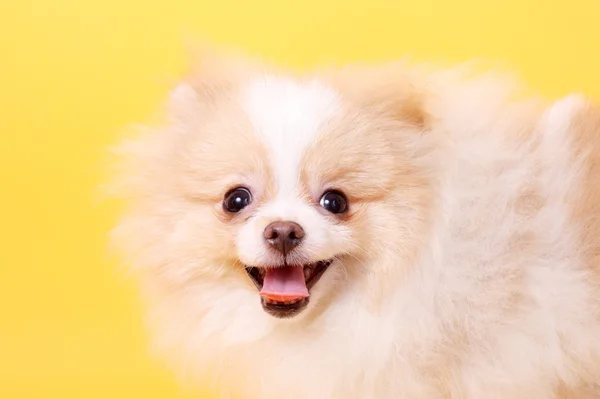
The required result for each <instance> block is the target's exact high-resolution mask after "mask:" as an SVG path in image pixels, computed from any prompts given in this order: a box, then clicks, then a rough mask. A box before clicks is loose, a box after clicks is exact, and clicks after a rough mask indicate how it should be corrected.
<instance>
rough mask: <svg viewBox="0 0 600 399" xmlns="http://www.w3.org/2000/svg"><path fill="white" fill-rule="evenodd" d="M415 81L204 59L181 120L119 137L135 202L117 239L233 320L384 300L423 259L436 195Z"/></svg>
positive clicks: (182, 97) (138, 259)
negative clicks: (358, 298)
mask: <svg viewBox="0 0 600 399" xmlns="http://www.w3.org/2000/svg"><path fill="white" fill-rule="evenodd" d="M411 83H412V81H411V79H410V78H409V77H408V76H407V74H406V72H403V69H402V68H401V67H400V66H397V65H390V66H387V67H384V68H376V69H375V68H373V69H371V68H350V69H345V70H341V71H333V72H332V71H326V72H322V73H321V72H320V73H315V74H312V75H300V74H297V75H292V74H289V73H285V72H281V71H278V70H276V69H275V68H266V67H257V66H256V64H249V63H246V62H244V61H239V60H238V59H235V60H234V59H232V58H231V57H214V56H213V57H208V58H205V59H203V60H201V63H200V67H199V68H198V70H197V71H196V72H194V74H192V77H191V78H189V79H187V80H185V81H184V82H183V83H181V84H180V85H179V86H178V87H177V88H175V89H174V90H173V92H172V93H171V98H170V100H169V104H168V107H167V111H168V117H169V118H168V120H169V123H168V124H167V125H166V126H164V127H162V128H157V129H151V130H149V131H148V132H147V133H146V134H143V135H142V136H141V137H140V138H138V139H136V140H134V141H132V142H129V143H127V144H125V145H124V146H123V147H122V149H123V150H124V151H123V154H124V155H125V156H124V159H125V160H126V162H127V163H126V166H127V168H126V172H127V173H126V176H127V180H126V181H125V182H126V183H127V185H128V186H129V187H130V188H131V189H132V191H131V193H132V200H133V201H132V207H131V209H130V212H129V213H128V215H127V216H126V217H125V218H124V220H123V221H122V223H121V224H120V226H119V228H118V229H117V232H119V233H120V234H118V235H117V241H118V244H120V245H123V244H124V245H123V246H124V248H126V249H127V250H128V252H127V254H128V256H129V257H130V260H131V263H133V265H134V266H136V267H137V269H138V270H140V271H141V272H142V275H143V276H144V281H145V282H146V283H147V284H146V285H147V287H149V289H152V290H153V293H154V294H155V297H156V298H161V299H160V300H162V301H168V300H171V299H172V298H182V297H187V298H188V300H189V302H187V307H188V308H187V309H186V312H188V313H190V314H194V313H197V314H203V315H206V314H208V313H210V314H219V312H222V314H227V315H228V316H230V322H231V320H233V319H234V318H235V317H237V316H240V315H243V316H244V317H245V315H247V314H248V312H252V313H253V312H255V311H260V312H261V313H262V310H261V308H262V309H264V310H265V311H266V312H267V313H268V314H270V315H272V316H275V317H277V318H290V317H293V316H296V315H298V314H300V313H310V311H311V308H312V309H318V308H320V309H323V308H326V307H328V306H331V305H332V302H334V301H335V300H336V298H340V297H344V296H345V295H344V293H350V292H362V293H363V294H364V293H367V294H370V295H373V296H377V295H379V294H380V292H379V290H380V289H381V284H384V283H385V282H386V280H387V279H390V278H393V276H394V274H395V273H397V272H401V271H402V269H403V268H405V267H406V265H407V264H410V262H411V261H412V260H413V259H412V258H411V257H413V256H414V254H415V248H417V246H418V245H417V243H418V241H419V240H420V237H421V236H422V234H423V229H424V226H425V223H424V222H423V219H424V217H425V215H426V211H427V209H428V201H429V200H430V195H429V194H430V193H429V186H428V180H427V176H426V175H427V174H426V173H425V172H424V170H423V169H422V167H421V165H420V163H419V162H420V157H421V156H422V154H421V151H422V148H423V143H424V141H426V140H427V135H426V134H425V131H426V130H427V124H428V120H427V115H426V113H425V111H424V110H423V107H422V101H423V98H422V94H421V93H419V92H418V91H417V90H416V89H415V87H414V86H413V85H412V84H411ZM373 277H376V278H375V280H377V281H379V282H380V283H381V284H380V285H378V284H375V285H373V284H371V285H370V286H369V285H368V284H367V282H368V281H371V282H373V281H374V278H373ZM361 287H362V288H361ZM368 287H371V288H368ZM363 288H365V289H366V291H365V290H363ZM156 294H158V295H156ZM192 297H193V299H189V298H192ZM317 303H320V304H321V306H315V304H317ZM194 307H197V308H198V309H197V311H196V309H194ZM253 314H254V313H253ZM240 317H242V316H240ZM248 323H249V322H248Z"/></svg>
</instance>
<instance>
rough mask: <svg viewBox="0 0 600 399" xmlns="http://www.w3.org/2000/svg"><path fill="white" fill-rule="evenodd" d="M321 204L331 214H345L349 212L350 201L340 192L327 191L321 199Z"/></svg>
mask: <svg viewBox="0 0 600 399" xmlns="http://www.w3.org/2000/svg"><path fill="white" fill-rule="evenodd" d="M320 204H321V206H322V207H323V208H325V209H326V210H327V211H329V212H331V213H335V214H337V213H344V212H346V211H347V210H348V200H347V199H346V196H345V195H344V194H343V193H342V192H340V191H335V190H334V191H327V192H326V193H325V194H323V196H322V197H321V201H320Z"/></svg>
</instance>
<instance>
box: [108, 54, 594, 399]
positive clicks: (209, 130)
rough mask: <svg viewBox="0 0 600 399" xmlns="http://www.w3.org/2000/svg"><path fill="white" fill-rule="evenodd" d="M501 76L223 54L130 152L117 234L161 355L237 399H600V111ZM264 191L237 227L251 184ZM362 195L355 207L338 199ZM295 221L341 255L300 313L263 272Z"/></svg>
mask: <svg viewBox="0 0 600 399" xmlns="http://www.w3.org/2000/svg"><path fill="white" fill-rule="evenodd" d="M516 94H518V93H517V91H516V88H515V87H514V86H513V85H512V84H510V83H507V81H506V80H505V79H504V78H503V77H501V76H497V75H494V74H480V75H471V74H470V73H468V69H465V68H457V69H454V70H442V71H436V70H425V69H424V68H416V67H409V66H407V65H404V64H401V63H392V64H388V65H382V66H366V67H348V68H344V69H340V70H327V71H317V72H315V73H313V74H309V75H306V74H292V73H288V72H284V71H279V70H277V69H276V68H274V67H266V66H265V67H261V66H260V64H259V63H254V62H248V61H245V60H243V59H237V58H230V57H222V56H218V55H205V56H204V57H203V58H202V59H201V60H200V61H199V62H198V65H197V68H196V70H195V72H193V73H192V74H190V76H189V77H188V78H187V79H185V80H184V81H183V82H182V83H181V85H180V86H179V87H178V88H177V89H175V90H174V91H173V93H172V96H171V99H170V101H169V104H168V106H167V109H168V112H169V120H168V123H166V124H165V125H164V126H162V127H153V128H148V129H147V131H146V132H143V133H142V134H141V135H140V136H139V137H137V138H134V139H133V140H132V141H130V142H127V143H125V144H124V145H123V146H122V147H121V155H122V156H123V160H124V164H123V165H124V169H123V174H122V175H121V177H122V178H123V179H122V181H121V183H122V184H123V185H122V188H123V189H124V190H125V191H124V192H125V193H126V194H127V195H129V196H130V199H131V206H130V208H129V211H128V212H127V213H126V214H125V215H124V217H123V219H122V221H121V222H120V224H119V225H118V226H117V228H116V230H115V243H116V244H117V245H118V246H119V247H120V248H121V249H122V250H123V253H124V255H125V258H126V260H127V261H128V263H129V264H131V266H132V268H133V270H134V271H135V272H136V275H137V276H138V278H139V281H140V285H141V288H142V290H143V292H144V295H145V296H144V297H145V299H146V300H147V303H148V309H149V314H150V316H151V320H153V324H152V333H153V337H154V338H155V342H156V345H157V348H158V349H159V353H160V354H161V355H162V356H164V357H165V358H166V359H168V361H169V362H170V363H171V364H172V365H173V366H174V367H176V368H178V369H179V370H181V372H182V373H185V375H186V376H188V377H191V378H192V381H195V382H197V383H198V384H199V385H202V386H203V387H208V388H211V389H213V390H214V392H215V394H217V395H218V397H230V396H233V397H238V398H256V399H281V398H285V399H301V398H303V399H304V398H312V399H317V398H324V399H325V398H328V399H350V398H361V399H362V398H364V399H367V398H373V399H391V398H394V399H400V398H411V399H412V398H431V399H437V398H465V399H482V398H486V399H534V398H539V399H559V398H582V399H585V398H594V397H600V390H599V388H598V383H599V382H600V262H599V257H600V209H599V208H598V205H596V204H600V190H599V189H598V188H596V187H597V186H595V185H594V183H596V184H598V183H600V175H598V174H595V173H597V172H599V173H600V166H598V165H600V117H599V111H597V110H595V109H594V108H593V107H592V106H591V105H590V104H588V103H587V102H586V100H584V99H583V98H581V97H579V96H572V97H567V98H565V99H562V100H560V101H558V102H555V103H551V104H547V103H545V102H544V101H542V100H539V99H525V100H524V99H519V98H518V97H517V96H516ZM237 185H244V186H247V187H250V188H251V189H252V191H253V195H254V203H253V205H252V206H251V209H249V210H248V211H247V213H245V214H243V215H240V216H239V217H231V216H230V215H227V214H225V213H224V212H223V210H222V209H221V202H222V200H223V196H224V194H225V193H226V192H227V191H228V190H229V189H230V188H232V187H235V186H237ZM332 187H334V188H339V189H342V190H344V192H345V193H346V194H347V195H348V198H349V202H350V207H351V208H350V209H351V211H350V214H349V215H347V217H345V218H335V217H332V216H331V215H328V214H326V212H323V210H322V209H321V208H320V207H319V205H318V199H319V197H320V195H321V194H322V193H323V191H324V190H326V189H328V188H332ZM282 219H285V220H293V221H296V222H298V223H300V224H302V225H303V227H304V229H305V230H306V233H307V240H308V241H307V242H308V244H307V245H306V248H305V249H304V250H303V252H300V253H299V254H298V259H299V260H301V261H303V262H308V261H314V260H319V259H324V258H329V257H332V256H335V257H336V261H335V262H334V264H333V265H332V266H331V268H330V269H329V270H327V272H326V273H325V275H324V276H323V278H322V279H321V280H320V281H319V282H318V283H317V285H316V286H315V287H314V288H313V290H312V291H311V302H310V304H309V307H308V308H307V309H306V310H305V311H304V312H302V313H301V314H300V315H299V316H297V317H295V318H293V319H287V320H281V319H276V318H273V317H271V316H270V315H268V314H267V313H265V312H264V311H263V309H262V308H261V306H260V302H259V296H258V292H257V290H256V288H255V287H254V286H253V285H252V283H251V281H250V279H249V278H248V276H247V275H246V273H245V271H244V270H243V265H244V264H257V263H262V264H269V262H276V260H274V259H272V257H271V254H270V253H269V252H268V251H267V250H266V249H265V247H264V244H263V242H262V239H261V237H262V236H261V234H262V229H264V227H265V226H266V224H268V223H270V222H271V221H274V220H282Z"/></svg>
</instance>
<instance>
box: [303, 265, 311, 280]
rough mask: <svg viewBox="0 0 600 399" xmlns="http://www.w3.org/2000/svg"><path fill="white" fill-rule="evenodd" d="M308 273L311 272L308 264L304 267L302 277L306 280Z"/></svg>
mask: <svg viewBox="0 0 600 399" xmlns="http://www.w3.org/2000/svg"><path fill="white" fill-rule="evenodd" d="M310 273H311V269H310V267H308V266H307V267H305V268H304V278H305V279H306V280H308V277H309V276H310Z"/></svg>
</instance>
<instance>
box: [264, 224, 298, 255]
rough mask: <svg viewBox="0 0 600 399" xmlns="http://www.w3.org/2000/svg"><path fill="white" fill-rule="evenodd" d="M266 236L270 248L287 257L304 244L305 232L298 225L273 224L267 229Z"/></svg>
mask: <svg viewBox="0 0 600 399" xmlns="http://www.w3.org/2000/svg"><path fill="white" fill-rule="evenodd" d="M264 236H265V241H266V242H267V243H268V244H269V245H270V246H272V247H273V248H275V249H276V250H278V251H279V252H281V253H282V254H283V255H287V254H288V253H290V251H291V250H292V249H294V248H296V247H297V246H298V244H300V242H302V239H303V238H304V230H303V229H302V227H301V226H300V225H299V224H298V223H294V222H273V223H271V224H270V225H268V226H267V227H266V228H265V231H264Z"/></svg>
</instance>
